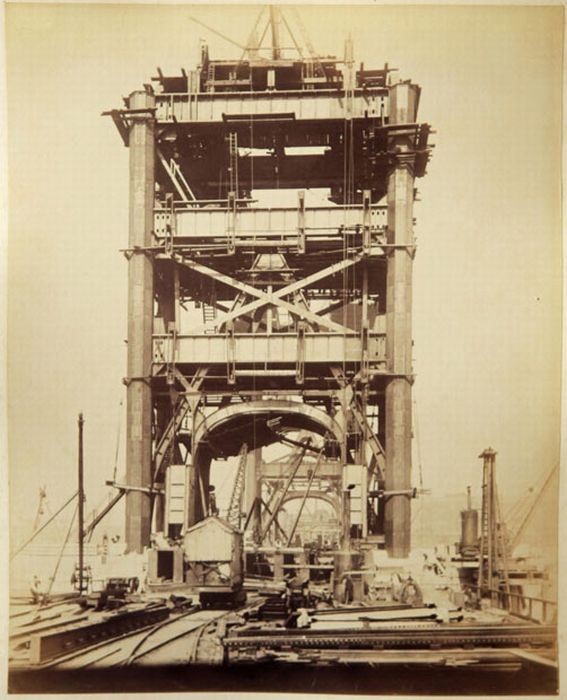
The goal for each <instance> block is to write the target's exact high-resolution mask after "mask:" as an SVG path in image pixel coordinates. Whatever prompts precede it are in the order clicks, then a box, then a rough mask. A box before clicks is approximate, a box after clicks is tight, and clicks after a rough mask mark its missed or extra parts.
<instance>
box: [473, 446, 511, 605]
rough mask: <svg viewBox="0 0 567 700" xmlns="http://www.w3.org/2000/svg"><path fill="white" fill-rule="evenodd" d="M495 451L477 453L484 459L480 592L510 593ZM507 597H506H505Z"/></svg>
mask: <svg viewBox="0 0 567 700" xmlns="http://www.w3.org/2000/svg"><path fill="white" fill-rule="evenodd" d="M496 454H497V453H496V452H495V451H494V450H493V449H492V448H490V447H489V448H488V449H486V450H484V452H482V453H481V454H480V455H479V458H480V459H482V460H483V477H482V511H481V518H480V523H481V532H480V552H479V563H478V588H479V593H480V595H481V596H482V595H483V594H486V593H490V595H491V596H492V595H493V594H494V593H495V592H499V591H501V592H503V593H506V594H509V593H510V582H509V577H508V546H507V543H506V537H505V532H504V523H503V521H502V517H501V515H500V501H499V498H498V490H497V486H496V464H495V461H496ZM508 600H509V597H508Z"/></svg>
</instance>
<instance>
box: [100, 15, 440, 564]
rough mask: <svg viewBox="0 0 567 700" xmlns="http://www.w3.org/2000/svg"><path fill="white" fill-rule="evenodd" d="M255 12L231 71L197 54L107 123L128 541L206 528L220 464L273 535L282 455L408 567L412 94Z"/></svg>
mask: <svg viewBox="0 0 567 700" xmlns="http://www.w3.org/2000/svg"><path fill="white" fill-rule="evenodd" d="M262 12H263V13H264V17H265V21H266V29H264V35H267V36H271V42H270V45H269V46H268V47H266V48H264V47H263V46H262V43H261V41H258V40H257V39H256V38H255V37H257V36H258V35H259V34H260V32H259V29H261V20H262ZM262 12H261V13H260V16H259V18H258V22H257V24H256V31H255V32H253V33H252V34H251V37H250V39H249V40H248V43H247V45H246V47H245V51H244V52H243V54H242V56H241V58H240V59H236V60H213V59H211V58H210V57H209V53H208V49H207V47H206V46H203V47H202V52H201V61H200V65H199V66H198V67H197V68H196V70H192V71H185V70H183V71H182V72H181V73H180V74H179V75H176V76H166V75H164V74H163V73H162V72H161V71H159V70H158V76H157V77H156V78H154V79H153V80H152V83H151V84H148V85H146V86H145V88H144V89H143V90H140V91H135V92H133V93H132V94H131V95H130V96H129V97H128V98H127V99H126V100H125V103H126V104H125V107H124V108H123V109H116V110H112V111H111V112H110V113H109V114H110V115H111V116H112V118H113V120H114V122H115V124H116V126H117V128H118V130H119V132H120V135H121V136H122V138H123V140H124V144H125V145H126V146H127V147H128V148H129V158H130V228H129V243H128V248H127V251H126V257H127V259H128V275H129V302H128V374H127V378H126V379H125V383H126V385H127V465H126V466H127V479H126V481H127V484H126V486H125V489H126V491H127V496H126V520H127V528H126V529H127V532H126V539H127V545H128V548H129V550H130V551H141V550H142V549H143V547H144V546H147V545H148V544H149V541H150V532H151V529H152V526H153V527H154V528H156V529H157V530H162V531H164V532H166V533H168V532H169V533H173V534H175V533H180V532H181V531H182V530H183V529H186V528H188V527H191V526H192V525H193V524H195V523H196V522H197V521H199V520H200V519H202V518H203V517H205V516H206V515H207V514H208V513H209V512H210V509H211V502H210V501H211V498H210V494H211V491H210V488H209V484H210V465H211V463H212V461H213V460H222V459H225V458H228V457H237V458H238V459H237V462H238V463H239V467H238V470H239V475H238V479H237V480H236V481H237V485H238V488H239V489H242V488H243V489H244V492H245V493H244V495H242V493H240V492H239V493H238V498H235V499H233V503H232V505H233V509H234V507H236V506H235V504H237V503H239V502H242V503H243V509H244V514H243V516H245V517H246V520H247V525H248V527H249V528H251V530H252V533H253V539H254V541H255V542H257V543H258V542H260V541H261V540H262V538H263V537H264V536H265V535H266V532H267V529H269V528H270V526H271V524H272V521H273V519H274V518H275V516H273V517H272V513H271V511H270V512H268V511H267V510H266V509H267V508H268V503H267V502H266V498H265V494H263V493H262V487H263V484H264V485H265V484H266V483H268V482H270V479H271V480H272V481H274V480H276V481H277V480H278V479H280V486H281V482H282V480H283V482H285V478H286V476H285V474H284V472H283V471H281V470H280V471H279V472H278V471H277V470H278V469H280V467H279V466H278V465H277V464H272V465H269V464H266V463H265V462H264V461H263V459H262V449H263V448H265V447H266V446H268V445H270V444H272V443H276V442H284V443H286V442H287V443H289V444H291V445H293V446H294V447H295V448H296V454H299V457H300V458H299V459H298V460H296V461H298V464H296V468H295V475H294V476H295V477H296V478H298V479H300V480H301V479H303V483H304V484H306V486H305V489H308V488H310V487H312V482H313V480H314V474H313V470H314V469H316V470H317V475H316V476H317V478H318V479H327V481H328V483H329V484H330V485H331V487H330V493H331V496H332V498H334V499H335V502H336V503H337V512H338V520H339V523H340V546H341V548H342V549H349V548H351V547H354V546H356V547H359V546H361V545H363V546H366V547H380V548H386V550H387V551H388V553H389V554H390V555H391V556H394V557H405V556H407V555H408V553H409V549H410V518H411V512H410V504H411V498H412V496H414V495H415V491H414V489H412V484H411V440H412V419H411V413H412V399H411V391H412V382H413V374H412V301H411V300H412V266H413V260H414V255H415V240H414V233H413V224H414V219H413V202H414V198H415V189H414V182H415V178H418V177H421V176H423V175H424V173H425V168H426V164H427V161H428V158H429V151H430V146H429V145H428V137H429V133H430V129H429V126H428V125H427V124H419V123H418V122H417V111H418V103H419V97H420V88H419V87H418V86H417V85H416V84H414V83H412V82H411V81H399V82H396V81H395V80H393V78H392V75H391V71H390V69H389V68H388V66H387V65H385V66H384V67H383V68H380V69H372V70H370V69H367V68H366V67H363V66H362V65H361V66H360V67H357V66H355V63H354V59H353V51H352V44H351V42H350V41H347V42H346V46H345V55H344V58H343V59H341V60H338V59H336V58H334V57H321V56H318V55H316V54H315V52H314V51H313V48H312V47H311V45H310V43H309V41H308V40H304V43H305V44H306V47H305V48H302V46H301V45H300V43H299V42H298V41H296V40H295V37H294V35H293V34H292V31H291V19H289V20H288V18H287V17H286V16H285V15H284V14H283V10H280V9H277V8H271V9H267V8H266V9H265V10H263V11H262ZM268 29H269V31H268ZM286 32H288V33H289V36H290V37H291V40H292V41H293V43H294V47H295V48H294V51H293V53H294V56H292V57H290V50H286V49H284V48H283V47H282V37H283V35H284V33H286ZM290 190H291V191H296V192H297V194H293V195H292V196H293V197H295V199H294V200H293V201H291V202H290V197H289V196H287V197H285V195H286V193H287V195H289V191H290ZM321 192H323V193H324V196H322V195H321ZM282 193H283V194H282ZM197 315H198V316H199V318H197ZM310 456H311V457H310ZM303 457H305V459H302V458H303ZM309 460H311V461H309ZM244 462H245V463H244ZM181 465H182V467H181ZM270 470H271V471H270ZM292 478H293V477H292ZM243 483H244V486H243ZM281 493H282V491H281V488H280V495H281ZM278 498H279V497H276V498H275V499H274V500H273V501H272V510H274V508H275V505H274V503H276V502H277V504H276V505H281V503H283V500H284V499H283V498H279V501H281V503H279V501H278ZM275 509H276V510H277V508H275ZM237 515H238V514H237ZM276 515H277V514H276ZM237 520H238V517H237ZM152 522H153V525H152Z"/></svg>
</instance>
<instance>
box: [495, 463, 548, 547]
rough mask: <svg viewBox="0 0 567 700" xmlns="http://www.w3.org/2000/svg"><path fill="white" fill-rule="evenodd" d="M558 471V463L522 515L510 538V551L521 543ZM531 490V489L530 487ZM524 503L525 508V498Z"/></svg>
mask: <svg viewBox="0 0 567 700" xmlns="http://www.w3.org/2000/svg"><path fill="white" fill-rule="evenodd" d="M558 471H559V465H558V464H556V465H555V466H554V467H553V469H552V470H551V471H550V472H549V474H548V475H547V477H546V479H545V481H544V482H543V484H542V485H541V487H540V489H539V490H538V491H537V493H536V495H535V498H534V499H533V500H532V502H531V505H529V507H528V508H527V511H526V512H525V513H524V514H523V517H521V520H520V523H519V525H517V527H516V528H514V533H513V535H511V537H510V539H509V544H508V549H509V551H510V552H513V551H514V549H515V548H516V547H517V546H518V544H519V543H520V540H521V538H522V536H523V534H524V532H525V531H526V527H527V526H528V524H529V522H530V520H531V517H532V516H533V514H534V513H535V510H536V508H537V507H538V505H539V504H540V503H541V501H542V498H543V496H544V494H545V493H546V492H547V490H548V488H549V486H550V484H551V483H552V481H553V477H554V476H555V475H556V474H557V472H558ZM530 492H531V489H530ZM522 505H523V507H524V508H525V505H526V504H525V503H523V499H522Z"/></svg>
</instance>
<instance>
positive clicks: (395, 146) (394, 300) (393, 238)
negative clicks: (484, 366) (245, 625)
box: [384, 82, 419, 557]
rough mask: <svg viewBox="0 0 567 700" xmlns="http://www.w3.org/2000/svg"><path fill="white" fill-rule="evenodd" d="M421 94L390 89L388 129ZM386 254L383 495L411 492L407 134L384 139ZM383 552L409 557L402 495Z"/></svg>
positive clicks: (396, 498) (408, 116)
mask: <svg viewBox="0 0 567 700" xmlns="http://www.w3.org/2000/svg"><path fill="white" fill-rule="evenodd" d="M418 95H419V88H418V87H417V86H416V85H413V84H411V83H407V82H404V83H398V84H397V85H392V86H391V87H390V125H403V124H410V123H413V122H415V118H416V113H417V100H418ZM388 141H389V143H388V150H389V152H390V154H391V158H392V161H391V169H390V172H389V175H388V233H387V240H388V245H389V246H392V247H391V248H390V250H389V251H388V262H387V273H386V358H387V369H388V373H389V374H390V375H391V377H390V379H389V380H388V383H387V385H386V416H385V423H386V475H385V482H386V483H385V487H386V491H409V490H410V488H411V381H412V324H411V314H412V262H413V250H414V249H413V245H414V238H413V196H414V195H413V190H414V168H413V165H414V153H413V148H412V143H411V140H410V138H408V135H407V131H405V130H403V129H401V130H400V131H399V132H396V130H395V129H394V130H392V131H391V132H390V135H389V139H388ZM384 535H385V541H386V549H387V550H388V552H389V554H390V555H391V556H393V557H407V556H408V554H409V551H410V537H411V503H410V498H409V497H408V496H406V495H393V496H390V497H388V499H387V500H386V505H385V512H384Z"/></svg>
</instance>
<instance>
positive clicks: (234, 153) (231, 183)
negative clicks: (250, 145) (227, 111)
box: [228, 131, 238, 199]
mask: <svg viewBox="0 0 567 700" xmlns="http://www.w3.org/2000/svg"><path fill="white" fill-rule="evenodd" d="M228 157H229V161H228V191H229V193H230V192H232V193H233V195H234V197H235V198H236V199H238V134H237V133H236V132H235V131H231V132H230V133H229V135H228Z"/></svg>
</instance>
